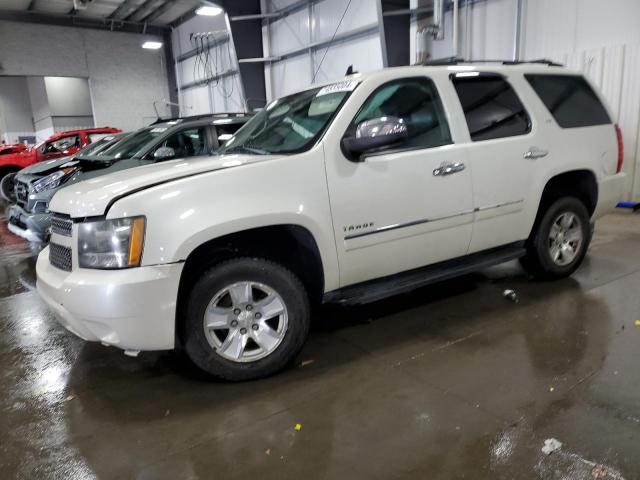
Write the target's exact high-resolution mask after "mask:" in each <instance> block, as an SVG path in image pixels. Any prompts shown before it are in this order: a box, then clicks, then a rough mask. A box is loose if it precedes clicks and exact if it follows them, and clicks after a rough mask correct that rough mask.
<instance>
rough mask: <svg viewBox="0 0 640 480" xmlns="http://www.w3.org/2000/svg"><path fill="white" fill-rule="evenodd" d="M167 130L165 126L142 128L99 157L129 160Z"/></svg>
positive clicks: (101, 153)
mask: <svg viewBox="0 0 640 480" xmlns="http://www.w3.org/2000/svg"><path fill="white" fill-rule="evenodd" d="M168 129H169V127H166V126H153V127H147V128H143V129H141V130H138V131H137V132H136V133H134V134H133V135H131V136H129V137H127V138H126V139H125V140H123V141H121V142H117V143H115V144H114V145H113V146H111V147H109V148H107V149H106V150H104V151H102V152H100V155H102V156H108V157H113V158H114V159H116V160H119V159H125V158H131V157H133V156H135V155H136V154H137V153H138V152H140V151H141V150H143V147H145V146H147V145H148V144H149V143H151V142H153V141H155V139H156V138H158V137H159V136H160V135H163V134H164V132H166V131H167V130H168Z"/></svg>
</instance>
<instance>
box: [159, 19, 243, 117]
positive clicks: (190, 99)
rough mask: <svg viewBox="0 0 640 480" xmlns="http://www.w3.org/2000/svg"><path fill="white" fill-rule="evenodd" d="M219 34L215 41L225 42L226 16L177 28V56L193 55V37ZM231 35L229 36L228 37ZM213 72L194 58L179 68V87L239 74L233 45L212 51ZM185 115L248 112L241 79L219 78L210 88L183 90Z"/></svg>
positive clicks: (181, 63)
mask: <svg viewBox="0 0 640 480" xmlns="http://www.w3.org/2000/svg"><path fill="white" fill-rule="evenodd" d="M201 32H218V34H217V36H214V38H224V34H223V33H222V32H227V28H226V22H225V16H224V15H217V16H215V17H194V18H192V19H191V20H189V21H187V22H185V23H183V24H182V25H180V26H179V27H178V28H176V29H175V30H174V31H173V33H172V43H173V49H174V55H175V56H176V57H179V56H180V55H183V54H185V53H187V52H191V51H193V49H194V48H195V44H194V43H193V42H192V41H191V38H190V37H191V34H192V33H201ZM227 35H228V33H227ZM208 62H209V69H205V65H204V62H203V58H202V57H190V58H187V59H186V60H184V61H182V62H178V64H177V66H176V75H177V77H178V78H177V81H178V86H180V87H183V86H185V85H187V84H191V83H193V82H199V81H202V80H204V79H206V78H207V77H211V76H217V75H220V74H222V73H224V72H228V71H230V70H237V69H238V63H237V58H236V54H235V51H234V49H233V44H232V43H231V42H223V43H221V44H219V45H217V46H215V47H213V48H210V49H209V58H208ZM179 99H180V100H179V103H180V114H181V115H185V116H187V115H199V114H204V113H216V112H229V111H236V112H237V111H244V109H245V107H244V103H245V102H244V95H243V92H242V88H241V83H240V77H239V75H237V74H236V75H233V76H229V77H223V78H219V79H218V80H216V81H213V82H210V83H209V84H208V85H198V86H196V87H190V88H187V89H186V90H182V91H181V93H180V95H179Z"/></svg>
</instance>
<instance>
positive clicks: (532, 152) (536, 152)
mask: <svg viewBox="0 0 640 480" xmlns="http://www.w3.org/2000/svg"><path fill="white" fill-rule="evenodd" d="M547 155H549V151H548V150H543V149H542V148H538V147H531V148H530V149H529V150H528V151H526V152H525V153H524V158H525V159H527V160H535V159H536V158H542V157H546V156H547Z"/></svg>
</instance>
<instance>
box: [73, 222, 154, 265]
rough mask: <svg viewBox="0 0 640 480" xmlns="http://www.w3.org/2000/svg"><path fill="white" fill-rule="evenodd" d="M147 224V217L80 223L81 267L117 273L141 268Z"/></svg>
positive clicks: (79, 247)
mask: <svg viewBox="0 0 640 480" xmlns="http://www.w3.org/2000/svg"><path fill="white" fill-rule="evenodd" d="M145 224H146V220H145V218H144V217H131V218H118V219H114V220H102V221H96V222H83V223H81V224H80V226H79V229H78V262H79V265H80V268H96V269H104V270H115V269H119V268H129V267H138V266H140V262H141V261H142V249H143V246H144V233H145V227H146V225H145Z"/></svg>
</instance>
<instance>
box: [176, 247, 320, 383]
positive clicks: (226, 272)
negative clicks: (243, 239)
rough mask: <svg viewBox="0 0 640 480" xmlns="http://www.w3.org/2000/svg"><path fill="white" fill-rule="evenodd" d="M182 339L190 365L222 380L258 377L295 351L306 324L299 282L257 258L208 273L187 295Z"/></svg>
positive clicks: (279, 367) (304, 300) (277, 368)
mask: <svg viewBox="0 0 640 480" xmlns="http://www.w3.org/2000/svg"><path fill="white" fill-rule="evenodd" d="M186 301H187V302H188V303H187V308H186V312H185V313H186V316H185V319H184V323H183V330H182V339H183V342H184V350H185V353H186V354H187V356H188V357H189V358H190V359H191V361H192V362H193V363H194V364H195V365H196V366H197V367H198V368H200V369H201V370H203V371H204V372H206V373H208V374H210V375H212V376H214V377H216V378H219V379H223V380H230V381H241V380H251V379H256V378H262V377H266V376H269V375H273V374H274V373H276V372H278V371H280V370H282V369H283V368H285V367H286V366H287V365H288V364H289V363H290V362H291V361H292V360H293V359H294V358H295V357H296V356H297V355H298V353H299V352H300V350H301V349H302V346H303V344H304V342H305V340H306V338H307V335H308V332H309V325H310V321H311V314H310V307H309V299H308V296H307V292H306V291H305V288H304V286H303V285H302V283H301V282H300V280H299V279H298V278H297V277H296V276H295V275H294V274H293V273H292V272H291V271H289V270H288V269H286V268H285V267H283V266H281V265H279V264H277V263H274V262H272V261H269V260H265V259H260V258H236V259H233V260H228V261H226V262H223V263H220V264H217V265H215V266H213V267H211V268H210V269H209V270H207V271H206V272H205V273H204V274H203V275H202V276H201V277H200V278H199V279H198V280H197V281H196V283H195V284H194V286H193V288H192V289H191V293H190V295H189V296H188V298H187V300H186Z"/></svg>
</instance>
